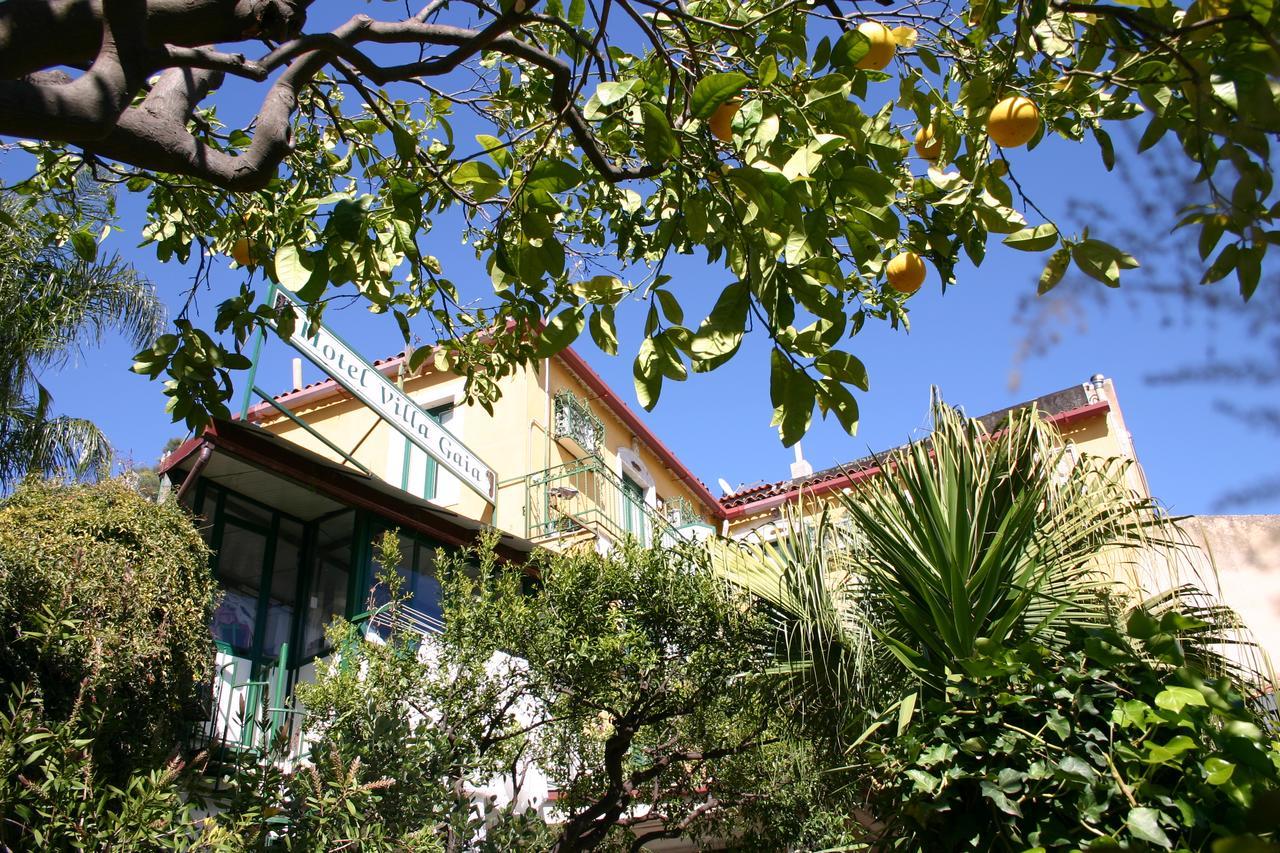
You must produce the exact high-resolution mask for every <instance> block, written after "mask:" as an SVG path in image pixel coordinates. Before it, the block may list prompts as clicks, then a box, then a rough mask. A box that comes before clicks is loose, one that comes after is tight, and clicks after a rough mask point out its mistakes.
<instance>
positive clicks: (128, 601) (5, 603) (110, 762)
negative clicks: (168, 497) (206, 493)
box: [0, 480, 215, 780]
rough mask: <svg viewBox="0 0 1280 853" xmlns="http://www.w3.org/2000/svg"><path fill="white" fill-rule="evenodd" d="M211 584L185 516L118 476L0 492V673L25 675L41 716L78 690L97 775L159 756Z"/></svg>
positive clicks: (61, 716) (192, 695)
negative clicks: (87, 707) (90, 711)
mask: <svg viewBox="0 0 1280 853" xmlns="http://www.w3.org/2000/svg"><path fill="white" fill-rule="evenodd" d="M214 593H215V586H214V581H213V577H212V574H211V573H210V571H209V567H208V549H207V548H206V547H205V545H204V542H203V541H202V540H201V538H200V535H199V533H198V532H197V531H196V529H195V527H194V526H193V524H192V522H191V519H190V517H189V516H187V514H186V513H185V512H184V511H183V510H182V509H181V508H180V507H178V506H176V505H173V504H164V505H160V506H157V505H155V504H153V503H149V502H148V501H147V500H145V499H144V498H143V497H142V496H141V495H139V494H138V493H137V492H135V491H134V490H132V489H130V488H128V487H127V486H125V485H124V484H123V483H121V482H119V481H114V480H112V481H105V482H102V483H99V484H96V485H74V486H60V485H56V484H52V483H41V482H35V481H30V482H27V483H25V484H24V485H22V486H21V487H20V488H19V489H18V491H17V492H15V493H14V494H13V495H12V496H10V497H9V498H8V499H6V500H5V501H3V502H2V503H0V680H2V681H4V682H5V683H6V684H15V685H16V684H26V685H29V688H28V690H29V695H30V696H31V697H33V699H35V700H38V701H39V703H40V705H41V707H42V708H43V712H42V713H43V714H44V716H45V718H46V719H47V720H48V722H49V724H50V725H54V724H56V723H57V722H58V721H61V720H68V719H71V718H73V717H75V716H76V714H77V709H78V708H79V707H80V705H81V704H82V703H83V702H84V701H89V702H90V703H91V704H92V705H93V706H94V707H95V708H96V709H97V711H96V713H95V715H94V717H93V718H92V719H93V724H94V725H95V726H96V728H95V730H94V732H93V735H92V736H93V738H94V739H95V747H94V752H95V760H96V762H97V763H98V770H99V772H101V773H103V774H104V776H105V778H108V779H116V780H120V779H124V778H127V777H128V776H129V774H130V773H132V772H133V770H135V769H137V768H144V769H145V768H150V767H155V766H157V764H158V763H159V762H160V761H163V760H164V759H165V758H166V757H167V756H168V755H169V754H170V752H171V750H173V749H174V748H175V747H176V745H177V744H178V742H179V739H180V738H181V737H182V736H183V735H184V734H185V726H186V724H187V721H188V720H190V719H191V718H192V714H193V711H194V710H195V709H196V707H197V703H198V702H199V699H200V691H201V690H202V689H207V686H206V685H207V683H208V676H209V673H210V672H211V670H212V665H213V643H212V640H211V638H210V635H209V624H210V620H211V619H212V615H213V600H214ZM83 724H84V723H83V721H82V725H83ZM81 730H83V729H81Z"/></svg>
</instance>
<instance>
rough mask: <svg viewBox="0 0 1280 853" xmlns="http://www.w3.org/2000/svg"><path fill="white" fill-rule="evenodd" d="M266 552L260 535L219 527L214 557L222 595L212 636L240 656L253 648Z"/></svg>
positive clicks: (265, 541)
mask: <svg viewBox="0 0 1280 853" xmlns="http://www.w3.org/2000/svg"><path fill="white" fill-rule="evenodd" d="M266 549H267V539H266V537H265V536H263V535H262V534H260V533H257V532H255V531H252V530H247V529H245V528H243V527H240V526H238V525H235V524H227V525H225V527H224V528H223V531H222V541H221V542H220V543H219V544H218V554H217V557H216V561H217V572H216V574H217V578H218V582H219V585H220V586H221V587H222V589H223V596H222V601H221V603H220V604H219V605H218V609H217V611H216V612H215V613H214V615H213V636H214V639H216V640H220V641H221V642H223V643H226V644H227V645H229V646H230V647H231V648H232V649H234V650H235V651H236V652H238V653H240V654H248V653H249V651H250V650H251V648H252V647H253V630H254V623H255V621H256V619H257V613H258V589H259V585H260V584H261V582H262V565H263V560H264V557H265V555H266Z"/></svg>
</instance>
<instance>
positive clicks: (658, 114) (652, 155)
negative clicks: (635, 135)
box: [640, 101, 680, 164]
mask: <svg viewBox="0 0 1280 853" xmlns="http://www.w3.org/2000/svg"><path fill="white" fill-rule="evenodd" d="M640 115H641V117H642V118H643V119H644V155H645V157H647V158H648V159H649V162H650V163H655V164H656V163H665V162H667V161H668V160H674V159H676V158H677V157H679V156H680V143H679V142H678V141H676V137H675V134H673V133H672V132H671V124H670V123H669V122H668V121H667V114H666V113H664V112H663V111H662V108H661V107H659V106H658V105H657V104H652V103H649V102H648V101H645V102H644V103H642V104H641V105H640Z"/></svg>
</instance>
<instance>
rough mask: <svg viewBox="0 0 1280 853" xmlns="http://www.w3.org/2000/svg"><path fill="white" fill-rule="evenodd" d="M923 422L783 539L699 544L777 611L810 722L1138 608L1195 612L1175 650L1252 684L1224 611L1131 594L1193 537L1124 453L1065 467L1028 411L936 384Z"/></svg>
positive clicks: (842, 720) (1182, 592)
mask: <svg viewBox="0 0 1280 853" xmlns="http://www.w3.org/2000/svg"><path fill="white" fill-rule="evenodd" d="M932 415H933V432H932V434H931V436H930V437H929V439H928V440H927V441H922V442H917V443H915V444H911V445H908V446H907V447H905V448H902V449H900V450H898V451H896V452H894V453H892V454H890V455H889V456H888V457H887V458H883V459H881V460H879V467H880V469H881V470H880V473H879V474H878V475H877V476H875V477H873V478H871V479H870V480H868V481H866V482H865V483H864V484H862V485H860V486H859V487H858V488H857V489H856V491H854V492H853V493H849V494H844V495H842V496H841V497H840V499H839V500H838V502H837V504H836V505H835V506H833V507H830V508H828V509H826V510H825V511H823V512H821V513H818V514H817V516H816V520H814V521H812V522H811V523H806V522H805V521H804V518H805V514H804V513H802V512H793V513H792V516H791V519H790V521H791V524H790V529H791V535H790V536H789V537H787V538H786V539H785V540H784V541H781V542H779V543H774V544H755V545H749V546H746V547H742V546H737V545H733V544H728V543H721V544H718V545H713V546H712V548H713V555H714V556H713V565H715V566H716V567H717V569H718V571H719V572H720V573H721V574H722V575H724V576H725V577H727V578H728V579H729V580H731V581H732V582H734V583H735V584H737V585H739V586H742V587H744V588H746V589H747V590H749V591H750V592H751V593H752V594H753V595H755V596H756V598H757V600H758V601H759V602H760V604H761V606H762V607H764V608H765V609H766V610H767V611H768V612H769V613H771V614H772V615H773V617H774V619H775V620H776V622H777V625H778V628H779V637H780V638H781V640H780V642H779V643H778V647H777V648H776V649H775V650H774V651H773V654H774V655H775V656H776V658H777V660H776V667H775V669H776V671H777V673H778V674H779V676H780V677H781V678H782V679H783V681H784V683H785V685H786V688H787V691H788V695H789V699H790V701H792V702H795V703H796V704H798V705H799V706H800V708H801V709H802V710H803V711H804V712H805V713H806V714H808V715H810V716H812V717H813V718H814V719H816V720H819V721H821V722H820V725H821V726H822V727H823V729H824V731H826V732H827V733H829V734H832V735H835V736H836V738H837V740H843V741H844V742H845V743H847V742H848V741H849V739H850V738H852V737H854V736H856V735H857V733H858V732H860V731H864V730H865V725H866V722H867V720H868V719H869V718H873V717H881V718H882V717H883V714H884V712H885V710H886V709H891V708H892V706H893V704H894V703H898V702H901V701H902V700H903V699H904V697H912V696H913V695H914V693H915V692H916V691H919V690H923V691H926V692H930V691H932V692H935V693H936V692H938V691H940V690H941V688H942V687H943V685H944V683H945V680H946V678H947V674H948V673H949V672H955V671H960V670H963V669H964V668H965V667H966V666H967V665H968V664H969V662H971V661H973V660H974V659H975V658H977V657H979V656H980V655H981V652H982V650H983V649H984V648H985V647H987V645H988V644H998V645H1010V644H1015V643H1018V642H1020V641H1023V640H1027V639H1033V638H1034V639H1035V640H1037V641H1038V642H1040V643H1042V644H1044V645H1046V646H1050V647H1052V646H1054V645H1056V644H1058V643H1060V642H1062V641H1063V640H1064V639H1065V637H1066V632H1067V631H1068V630H1069V629H1073V628H1079V627H1089V626H1104V625H1112V624H1116V623H1117V622H1119V621H1121V620H1123V619H1125V618H1126V617H1127V614H1128V613H1129V612H1130V611H1131V610H1132V609H1133V608H1135V607H1145V608H1147V609H1151V610H1155V611H1159V610H1161V609H1163V608H1177V609H1180V610H1182V611H1184V612H1185V611H1187V610H1188V609H1194V613H1193V614H1192V615H1195V616H1198V617H1200V618H1197V619H1188V620H1186V622H1185V624H1186V631H1185V635H1184V636H1183V637H1182V638H1181V640H1182V642H1183V643H1184V645H1185V647H1186V648H1187V649H1188V653H1189V655H1191V656H1197V657H1199V658H1200V660H1201V662H1202V663H1203V664H1205V665H1207V666H1211V667H1213V668H1217V669H1228V670H1232V673H1231V674H1233V675H1235V676H1236V677H1237V678H1238V679H1239V678H1244V679H1246V681H1245V683H1249V681H1251V680H1254V679H1255V678H1257V675H1256V673H1257V672H1258V671H1259V670H1260V668H1261V667H1259V666H1252V665H1239V664H1233V663H1232V662H1231V660H1230V658H1228V657H1225V656H1224V655H1223V654H1221V652H1222V650H1223V647H1224V644H1226V643H1239V642H1243V641H1242V639H1241V638H1240V637H1238V636H1237V635H1236V633H1235V632H1236V630H1237V629H1238V628H1240V627H1241V626H1240V625H1239V622H1238V620H1234V616H1233V615H1232V614H1231V613H1230V611H1228V610H1225V609H1224V608H1220V607H1214V606H1212V605H1209V606H1206V605H1205V604H1204V602H1203V601H1202V600H1198V599H1197V598H1196V593H1197V592H1198V590H1196V589H1195V587H1194V586H1178V587H1175V588H1173V589H1171V590H1169V591H1168V592H1165V593H1162V594H1161V595H1160V596H1157V597H1154V598H1151V599H1143V597H1142V594H1141V593H1140V592H1139V589H1140V588H1141V585H1140V584H1138V583H1136V582H1135V580H1134V579H1135V578H1137V577H1138V576H1139V575H1145V576H1147V577H1148V581H1147V583H1146V587H1147V588H1148V589H1150V588H1151V583H1150V580H1149V578H1150V576H1151V575H1152V574H1153V568H1154V567H1157V566H1168V565H1171V562H1170V561H1178V560H1179V558H1180V556H1181V555H1184V554H1185V552H1186V550H1187V549H1188V548H1190V547H1191V546H1190V544H1189V540H1187V539H1186V537H1185V536H1183V535H1182V534H1181V532H1180V531H1179V529H1178V528H1177V525H1176V522H1175V520H1173V519H1171V518H1169V517H1168V516H1167V515H1166V514H1165V513H1163V512H1162V511H1161V509H1160V508H1159V507H1158V506H1157V505H1156V504H1155V503H1154V502H1153V501H1151V500H1150V499H1148V498H1145V497H1142V496H1139V495H1135V494H1134V493H1132V492H1131V491H1129V489H1128V488H1127V487H1126V486H1125V485H1124V483H1125V478H1124V476H1123V475H1124V470H1123V469H1124V467H1125V466H1127V465H1128V464H1131V463H1129V462H1128V461H1127V460H1103V459H1096V458H1091V457H1087V456H1086V457H1084V458H1081V459H1078V460H1073V459H1072V458H1070V456H1069V455H1068V454H1069V451H1068V450H1067V449H1066V448H1065V447H1064V446H1063V445H1062V444H1061V443H1060V442H1059V441H1058V439H1057V436H1056V433H1055V432H1054V430H1053V429H1052V427H1050V426H1049V425H1048V424H1046V423H1045V422H1044V421H1043V419H1042V418H1041V417H1040V415H1039V414H1038V413H1037V412H1036V411H1035V410H1034V409H1029V410H1025V411H1022V412H1019V413H1015V414H1013V415H1011V416H1010V418H1009V419H1008V420H1007V421H1006V422H1005V423H1004V424H1003V425H1002V426H1001V427H1000V429H998V430H997V431H996V432H994V433H989V432H988V431H987V430H986V429H985V428H984V427H983V425H982V424H981V423H980V422H978V421H976V420H971V419H968V418H966V417H964V416H963V414H962V413H960V412H959V411H957V410H955V409H953V408H951V407H949V406H947V405H945V404H944V403H943V402H942V401H941V400H940V399H938V398H937V397H936V395H935V399H934V402H933V407H932ZM810 518H813V515H810ZM1126 577H1127V578H1128V582H1121V581H1122V580H1124V579H1125V578H1126ZM1189 605H1190V607H1189ZM1233 620H1234V621H1233ZM1247 645H1248V644H1247V643H1246V644H1245V646H1246V647H1247ZM1245 663H1246V664H1248V661H1246V662H1245ZM908 701H910V700H908ZM906 713H909V710H907V711H906Z"/></svg>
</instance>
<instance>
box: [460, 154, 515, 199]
mask: <svg viewBox="0 0 1280 853" xmlns="http://www.w3.org/2000/svg"><path fill="white" fill-rule="evenodd" d="M453 183H454V184H455V185H457V186H461V187H466V188H469V189H470V190H471V195H472V196H473V197H474V198H475V200H476V201H484V200H486V199H489V198H492V197H493V196H495V195H497V194H498V190H500V189H501V188H502V183H503V181H502V177H501V176H500V175H499V174H498V173H497V172H495V171H494V170H493V167H492V166H490V165H489V164H488V163H485V162H482V161H480V160H468V161H467V162H465V163H463V164H462V165H461V166H459V167H458V168H457V169H455V170H454V172H453Z"/></svg>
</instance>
